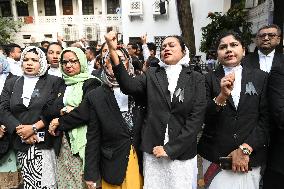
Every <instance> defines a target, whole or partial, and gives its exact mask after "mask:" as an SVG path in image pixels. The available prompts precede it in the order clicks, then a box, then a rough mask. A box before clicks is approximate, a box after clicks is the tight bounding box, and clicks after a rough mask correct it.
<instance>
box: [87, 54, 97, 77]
mask: <svg viewBox="0 0 284 189" xmlns="http://www.w3.org/2000/svg"><path fill="white" fill-rule="evenodd" d="M95 62H96V59H95V58H94V59H93V60H91V61H88V71H89V74H90V75H91V74H92V72H93V70H95V68H94V66H95Z"/></svg>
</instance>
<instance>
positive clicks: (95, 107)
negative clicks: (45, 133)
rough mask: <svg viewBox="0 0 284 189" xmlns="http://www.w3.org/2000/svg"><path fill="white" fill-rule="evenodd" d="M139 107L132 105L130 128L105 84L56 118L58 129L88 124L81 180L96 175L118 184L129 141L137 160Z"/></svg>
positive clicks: (139, 155)
mask: <svg viewBox="0 0 284 189" xmlns="http://www.w3.org/2000/svg"><path fill="white" fill-rule="evenodd" d="M140 108H141V107H139V106H135V107H134V108H133V110H132V111H133V123H134V127H133V130H132V131H130V130H129V129H128V126H127V123H126V122H125V120H124V119H123V117H122V115H121V112H120V110H119V107H118V104H117V101H116V99H115V96H114V94H113V91H112V90H111V89H110V88H109V87H108V86H106V85H103V86H101V87H98V88H97V89H95V90H92V91H91V92H90V93H88V94H87V95H86V97H85V98H84V100H83V101H82V103H81V104H80V105H79V106H78V107H77V108H75V109H74V110H73V111H71V112H70V113H69V114H67V115H64V116H62V117H61V118H60V119H59V122H60V126H59V129H60V130H63V131H65V130H70V129H72V128H74V126H76V125H78V124H82V123H87V124H88V132H87V146H86V165H85V180H87V181H97V180H98V179H99V177H100V175H101V176H102V178H103V179H104V180H105V181H106V182H107V183H110V184H114V185H121V183H122V182H123V180H124V178H125V174H126V169H127V165H128V157H129V151H130V146H131V145H133V146H134V148H135V149H136V153H137V154H138V157H139V158H138V160H139V163H140V166H139V167H140V168H141V167H142V163H141V160H142V158H141V153H140V152H139V151H138V150H137V149H138V146H139V144H140V126H141V125H142V124H141V122H142V121H143V119H141V117H140V113H141V109H140Z"/></svg>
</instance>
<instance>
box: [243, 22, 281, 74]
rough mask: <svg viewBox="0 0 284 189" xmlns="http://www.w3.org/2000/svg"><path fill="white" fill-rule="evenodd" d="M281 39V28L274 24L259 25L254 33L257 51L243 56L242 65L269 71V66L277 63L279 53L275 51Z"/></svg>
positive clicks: (279, 58)
mask: <svg viewBox="0 0 284 189" xmlns="http://www.w3.org/2000/svg"><path fill="white" fill-rule="evenodd" d="M280 39H281V29H280V28H279V26H277V25H275V24H271V25H266V26H263V27H261V28H260V29H259V30H258V32H257V35H256V41H255V44H256V47H257V49H258V50H257V51H255V52H254V53H252V54H248V55H246V56H245V58H244V60H243V65H244V66H246V67H250V68H257V69H261V70H262V71H265V72H268V73H269V72H270V70H271V68H272V67H274V66H276V65H277V64H279V63H280V62H281V61H280V60H281V57H282V56H283V55H282V54H281V53H278V52H275V48H276V47H277V46H278V45H279V43H280Z"/></svg>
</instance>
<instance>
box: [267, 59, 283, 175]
mask: <svg viewBox="0 0 284 189" xmlns="http://www.w3.org/2000/svg"><path fill="white" fill-rule="evenodd" d="M268 99H269V110H270V118H271V119H270V122H271V124H270V125H271V143H270V145H269V153H268V161H267V164H268V168H270V169H272V170H274V171H276V172H280V173H282V174H284V161H283V158H284V59H282V61H281V62H279V63H278V64H277V65H276V66H275V67H273V68H272V70H271V72H270V75H269V80H268Z"/></svg>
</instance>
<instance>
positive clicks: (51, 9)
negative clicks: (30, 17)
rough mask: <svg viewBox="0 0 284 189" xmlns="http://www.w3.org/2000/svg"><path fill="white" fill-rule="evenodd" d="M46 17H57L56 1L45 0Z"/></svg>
mask: <svg viewBox="0 0 284 189" xmlns="http://www.w3.org/2000/svg"><path fill="white" fill-rule="evenodd" d="M44 9H45V16H55V15H56V7H55V0H44Z"/></svg>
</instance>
